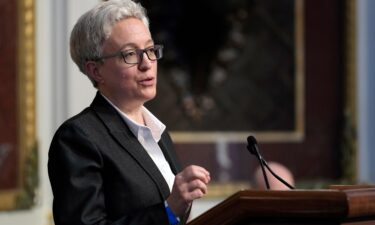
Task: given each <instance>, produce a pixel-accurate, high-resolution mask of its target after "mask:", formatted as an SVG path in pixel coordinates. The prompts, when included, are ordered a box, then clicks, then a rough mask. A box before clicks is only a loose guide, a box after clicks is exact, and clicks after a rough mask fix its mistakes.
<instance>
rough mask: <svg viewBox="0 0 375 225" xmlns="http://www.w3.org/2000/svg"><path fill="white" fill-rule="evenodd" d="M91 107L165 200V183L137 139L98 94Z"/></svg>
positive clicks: (167, 188) (167, 193)
mask: <svg viewBox="0 0 375 225" xmlns="http://www.w3.org/2000/svg"><path fill="white" fill-rule="evenodd" d="M91 107H92V108H93V109H94V111H95V112H96V113H97V115H98V116H99V118H100V119H101V120H102V121H103V123H104V124H105V126H106V127H108V129H109V131H110V133H111V134H112V136H113V138H114V139H115V140H116V141H117V142H118V143H120V145H121V146H122V147H123V148H124V150H126V151H127V152H128V153H129V154H130V155H132V157H133V158H134V160H136V161H137V162H138V164H139V165H140V166H141V167H142V168H143V169H144V170H145V171H146V172H147V174H149V176H150V177H151V179H152V180H153V181H154V182H155V184H156V185H157V187H158V189H159V192H160V194H161V196H162V198H163V199H166V198H167V197H168V195H169V193H170V191H169V187H168V184H167V182H166V181H165V179H164V177H163V175H162V174H161V173H160V171H159V169H158V168H157V166H156V164H155V163H154V161H153V160H152V159H151V157H150V156H149V155H148V153H147V152H146V150H145V149H144V148H143V146H142V145H141V144H140V143H139V142H138V140H137V138H136V137H135V136H134V135H133V133H132V132H131V131H130V129H129V127H128V126H127V125H126V123H125V122H124V121H123V120H122V118H121V116H120V115H119V114H118V112H117V111H116V110H115V109H114V108H113V107H112V106H111V105H110V104H109V103H108V102H107V101H106V100H105V99H104V98H103V97H102V96H101V94H100V93H99V92H98V93H97V94H96V97H95V99H94V101H93V103H92V104H91Z"/></svg>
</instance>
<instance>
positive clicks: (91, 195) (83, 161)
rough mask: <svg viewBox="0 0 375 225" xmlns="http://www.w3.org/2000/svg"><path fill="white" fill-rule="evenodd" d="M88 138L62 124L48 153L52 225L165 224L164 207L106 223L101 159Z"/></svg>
mask: <svg viewBox="0 0 375 225" xmlns="http://www.w3.org/2000/svg"><path fill="white" fill-rule="evenodd" d="M88 136H89V135H87V134H85V132H84V131H83V130H82V129H80V128H78V127H77V126H73V125H71V124H70V125H67V124H64V125H63V126H62V127H60V129H59V130H58V131H57V132H56V134H55V136H54V138H53V140H52V143H51V146H50V150H49V159H48V174H49V178H50V182H51V186H52V191H53V195H54V200H53V214H54V220H55V224H56V225H72V224H74V225H87V224H98V225H117V224H121V225H127V224H133V225H134V224H137V225H142V224H145V225H146V224H147V225H152V224H155V225H156V224H158V225H160V224H169V223H168V217H167V214H166V212H165V208H164V203H160V204H156V205H152V206H150V207H148V208H145V209H143V210H140V211H135V212H132V213H131V214H129V215H126V214H125V215H123V217H122V218H119V219H116V221H111V220H109V219H108V216H107V212H106V206H105V197H106V196H105V195H104V193H103V191H102V187H103V177H102V173H101V171H102V168H103V159H102V156H101V154H100V152H99V150H98V149H97V147H96V146H95V144H94V142H93V141H91V140H90V139H89V138H88Z"/></svg>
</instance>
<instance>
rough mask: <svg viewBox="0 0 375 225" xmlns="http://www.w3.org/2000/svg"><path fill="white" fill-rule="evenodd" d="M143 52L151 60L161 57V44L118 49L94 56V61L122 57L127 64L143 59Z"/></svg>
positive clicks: (136, 62)
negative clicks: (107, 53)
mask: <svg viewBox="0 0 375 225" xmlns="http://www.w3.org/2000/svg"><path fill="white" fill-rule="evenodd" d="M143 53H146V55H147V58H148V59H149V60H151V61H156V60H158V59H161V58H162V57H163V45H154V46H151V47H148V48H145V49H129V50H124V51H119V52H117V53H115V54H112V55H106V56H102V57H99V58H96V59H95V60H96V61H99V60H102V59H108V58H112V57H122V58H123V59H124V62H125V63H127V64H138V63H140V62H142V60H143Z"/></svg>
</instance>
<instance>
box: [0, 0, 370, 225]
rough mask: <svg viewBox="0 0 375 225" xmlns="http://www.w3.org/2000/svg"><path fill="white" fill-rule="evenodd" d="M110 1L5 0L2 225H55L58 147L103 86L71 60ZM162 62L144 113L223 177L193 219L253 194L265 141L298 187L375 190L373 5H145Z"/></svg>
mask: <svg viewBox="0 0 375 225" xmlns="http://www.w3.org/2000/svg"><path fill="white" fill-rule="evenodd" d="M98 2H100V1H99V0H80V1H74V0H65V1H60V0H16V1H13V0H2V1H0V27H1V31H0V34H1V35H0V76H1V78H2V84H1V87H0V224H1V225H3V224H4V225H21V224H22V225H23V224H30V225H49V224H53V219H52V211H51V205H52V199H53V196H52V194H51V190H50V184H49V179H48V175H47V161H48V148H49V144H50V141H51V138H52V135H53V134H54V132H55V130H56V129H57V127H58V126H59V125H60V124H61V123H62V122H63V121H64V120H66V119H67V118H69V117H71V116H73V115H75V114H77V113H79V112H80V111H81V110H82V109H83V108H84V107H86V106H88V105H89V104H90V103H91V101H92V99H93V97H94V95H95V92H96V90H95V89H94V87H92V85H91V83H90V81H89V80H88V79H87V77H85V76H84V75H83V74H81V73H80V72H79V71H78V68H77V67H76V65H75V64H74V63H73V62H72V60H71V59H70V55H69V36H70V31H71V29H72V28H73V26H74V24H75V22H76V21H77V19H78V17H79V16H80V15H82V14H83V13H84V12H86V11H87V10H88V9H90V8H92V7H93V6H94V5H96V4H97V3H98ZM138 2H141V3H142V5H143V6H145V8H146V9H147V11H148V15H149V18H150V29H151V32H152V34H153V37H154V39H155V42H156V43H161V44H163V45H164V48H165V52H164V54H165V55H164V58H163V60H161V61H160V62H159V73H158V96H157V98H156V99H155V100H154V101H152V102H150V103H148V104H147V107H148V108H149V109H150V110H151V111H152V112H154V113H155V114H156V116H157V117H159V118H160V119H161V120H162V121H163V122H164V123H165V124H166V125H167V127H168V129H169V130H170V131H171V133H172V139H173V140H174V142H175V147H176V150H177V153H178V155H179V157H180V159H181V161H182V163H183V164H184V165H189V164H197V165H201V166H204V167H205V168H207V169H208V170H209V171H210V172H211V175H212V179H213V180H212V183H211V185H210V186H209V193H208V195H207V196H206V197H204V198H203V199H200V200H199V201H196V202H195V203H194V205H193V210H192V216H191V217H192V218H195V217H196V216H198V215H200V214H201V213H203V212H205V211H206V210H207V209H209V208H211V207H213V206H215V205H216V204H217V203H219V202H220V201H222V200H223V199H225V198H227V197H228V196H230V195H231V194H233V193H235V192H236V191H238V190H241V189H251V188H254V179H253V177H254V171H255V170H256V168H257V166H258V163H257V160H256V158H255V157H254V156H253V155H251V154H250V153H249V152H248V151H247V149H246V146H247V142H246V139H247V137H248V136H249V135H253V136H255V137H256V138H257V140H258V143H259V148H260V151H261V153H262V154H263V156H264V158H265V159H266V160H268V161H276V162H279V163H281V164H283V165H284V166H286V167H287V168H288V169H289V170H290V171H291V172H292V173H293V175H294V178H295V182H296V184H295V185H296V187H297V188H300V189H317V188H327V187H328V186H329V185H331V184H373V183H374V182H375V164H374V163H372V161H374V160H375V152H374V151H372V150H371V148H372V147H371V146H373V145H374V144H375V139H374V133H375V128H374V125H375V117H374V116H373V115H374V113H375V108H374V104H372V103H371V102H373V101H374V100H373V99H374V97H375V88H371V87H372V86H375V76H374V75H371V74H373V73H375V63H374V62H375V61H374V60H375V45H374V43H375V26H374V25H373V23H372V21H375V16H374V15H373V14H372V13H370V12H372V11H373V10H375V1H371V0H277V1H276V0H231V1H229V0H220V1H202V2H200V3H199V4H197V3H195V2H192V1H188V0H178V1H166V0H153V1H151V0H144V1H142V0H140V1H138Z"/></svg>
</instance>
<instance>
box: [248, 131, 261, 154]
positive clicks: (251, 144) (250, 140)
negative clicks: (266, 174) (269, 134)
mask: <svg viewBox="0 0 375 225" xmlns="http://www.w3.org/2000/svg"><path fill="white" fill-rule="evenodd" d="M257 144H258V142H257V140H256V139H255V137H254V136H251V135H250V136H249V137H247V150H249V152H250V153H251V154H254V155H256V146H257Z"/></svg>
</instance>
